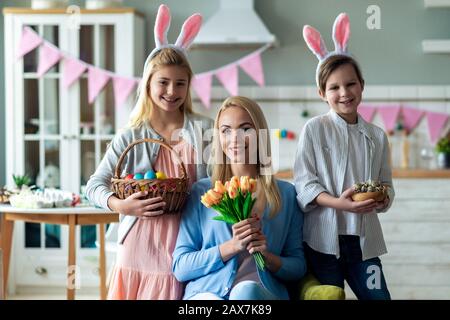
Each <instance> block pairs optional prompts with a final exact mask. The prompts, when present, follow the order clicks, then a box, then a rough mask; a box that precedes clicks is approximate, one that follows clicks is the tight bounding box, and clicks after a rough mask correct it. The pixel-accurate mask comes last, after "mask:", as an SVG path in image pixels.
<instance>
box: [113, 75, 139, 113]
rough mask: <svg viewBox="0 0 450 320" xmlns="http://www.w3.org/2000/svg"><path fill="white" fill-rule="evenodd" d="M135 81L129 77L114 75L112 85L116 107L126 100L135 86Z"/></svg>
mask: <svg viewBox="0 0 450 320" xmlns="http://www.w3.org/2000/svg"><path fill="white" fill-rule="evenodd" d="M136 84H137V83H136V81H135V80H134V79H131V78H125V77H114V78H113V87H114V101H115V102H116V108H118V107H120V106H121V105H123V103H124V102H125V101H126V100H127V98H128V96H129V95H130V93H131V92H132V91H133V89H134V88H135V86H136Z"/></svg>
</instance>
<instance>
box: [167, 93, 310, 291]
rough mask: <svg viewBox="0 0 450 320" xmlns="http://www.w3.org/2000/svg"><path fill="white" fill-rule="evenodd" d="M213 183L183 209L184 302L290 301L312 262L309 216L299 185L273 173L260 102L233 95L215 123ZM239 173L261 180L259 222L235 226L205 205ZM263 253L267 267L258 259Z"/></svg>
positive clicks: (197, 189)
mask: <svg viewBox="0 0 450 320" xmlns="http://www.w3.org/2000/svg"><path fill="white" fill-rule="evenodd" d="M214 128H215V132H214V137H213V145H212V150H211V162H210V164H211V169H212V175H211V178H205V179H202V180H200V181H198V182H197V183H196V184H195V185H194V186H193V188H192V192H191V196H190V198H189V200H188V203H187V205H186V207H185V210H184V211H183V215H182V221H181V224H180V231H179V234H178V239H177V243H176V247H175V250H174V253H173V272H174V274H175V277H176V278H177V279H178V280H179V281H183V282H187V284H186V290H185V294H184V299H193V300H195V299H201V300H203V299H225V300H227V299H230V300H265V299H288V298H289V296H288V292H287V289H286V287H285V286H284V285H283V283H282V282H283V281H291V280H298V279H300V278H301V277H302V276H303V275H304V273H305V271H306V265H305V260H304V256H303V247H302V224H303V218H302V213H301V211H300V209H299V207H298V205H297V203H296V200H295V198H296V193H295V189H294V187H293V185H291V184H290V183H288V182H283V181H277V180H276V179H275V178H274V176H273V175H272V172H271V161H270V157H271V154H270V139H269V137H270V135H269V131H268V128H267V123H266V120H265V118H264V115H263V112H262V110H261V108H260V107H259V106H258V104H257V103H256V102H254V101H252V100H250V99H248V98H245V97H231V98H228V99H226V100H225V101H224V103H223V104H222V106H221V108H220V110H219V112H218V114H217V117H216V119H215V123H214ZM232 176H249V177H252V178H255V179H257V181H258V183H257V202H256V203H255V206H254V208H253V211H252V217H251V218H249V219H247V220H244V221H241V222H239V223H236V224H234V225H233V226H232V227H230V226H229V225H228V224H226V223H224V222H221V221H216V220H213V217H214V216H215V215H216V212H215V211H214V210H213V209H211V208H209V209H208V208H206V207H205V206H203V205H202V204H201V203H200V197H201V196H202V195H203V194H204V193H205V192H206V191H207V190H208V189H210V188H211V186H213V185H214V183H215V181H218V180H220V181H222V182H223V181H226V180H229V179H231V177H232ZM254 252H261V253H262V254H263V255H264V258H265V261H266V270H265V271H260V270H259V269H258V268H257V267H256V264H255V262H254V260H253V257H252V254H253V253H254Z"/></svg>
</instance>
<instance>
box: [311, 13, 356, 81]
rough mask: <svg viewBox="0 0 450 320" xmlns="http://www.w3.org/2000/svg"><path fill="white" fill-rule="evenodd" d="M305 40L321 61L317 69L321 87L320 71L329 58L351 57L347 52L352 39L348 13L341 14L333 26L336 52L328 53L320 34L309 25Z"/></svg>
mask: <svg viewBox="0 0 450 320" xmlns="http://www.w3.org/2000/svg"><path fill="white" fill-rule="evenodd" d="M303 38H304V39H305V41H306V44H307V45H308V47H309V49H310V50H311V51H312V52H313V53H314V54H315V55H316V57H317V59H319V63H318V65H317V69H316V83H317V86H319V79H318V77H319V69H320V66H321V65H322V63H323V62H324V61H325V60H326V59H327V58H329V57H331V56H335V55H345V56H350V54H349V53H348V51H347V44H348V40H349V38H350V20H349V19H348V16H347V14H346V13H341V14H340V15H338V16H337V17H336V20H335V21H334V25H333V42H334V51H332V52H328V50H327V47H326V46H325V42H324V41H323V39H322V36H321V35H320V32H319V31H317V30H316V29H314V28H313V27H311V26H309V25H305V26H304V27H303Z"/></svg>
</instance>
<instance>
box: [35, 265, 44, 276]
mask: <svg viewBox="0 0 450 320" xmlns="http://www.w3.org/2000/svg"><path fill="white" fill-rule="evenodd" d="M34 272H36V273H37V274H38V275H40V276H44V275H46V274H47V269H46V268H44V267H36V268H35V269H34Z"/></svg>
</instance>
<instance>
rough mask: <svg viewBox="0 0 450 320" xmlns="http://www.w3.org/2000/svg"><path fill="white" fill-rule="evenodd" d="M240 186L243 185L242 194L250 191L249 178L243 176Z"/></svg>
mask: <svg viewBox="0 0 450 320" xmlns="http://www.w3.org/2000/svg"><path fill="white" fill-rule="evenodd" d="M240 184H241V191H242V193H246V192H247V191H248V190H249V189H250V181H249V177H247V176H242V177H241V181H240Z"/></svg>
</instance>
